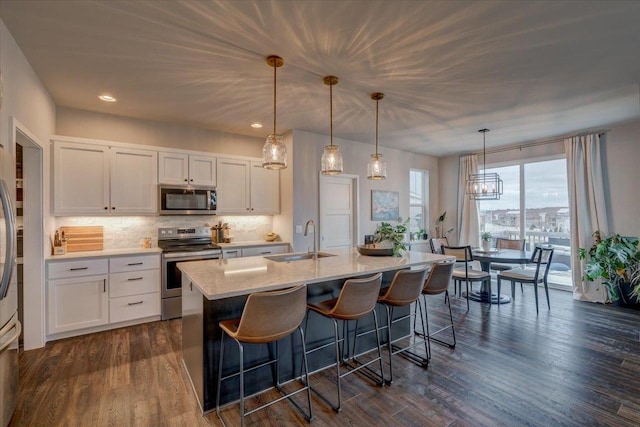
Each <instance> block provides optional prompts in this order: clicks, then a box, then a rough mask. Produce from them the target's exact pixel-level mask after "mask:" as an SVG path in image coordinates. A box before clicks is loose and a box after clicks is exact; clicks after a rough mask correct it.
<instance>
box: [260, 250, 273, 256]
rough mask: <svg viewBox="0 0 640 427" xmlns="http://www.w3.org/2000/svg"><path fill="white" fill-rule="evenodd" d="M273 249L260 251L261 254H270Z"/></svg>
mask: <svg viewBox="0 0 640 427" xmlns="http://www.w3.org/2000/svg"><path fill="white" fill-rule="evenodd" d="M270 253H271V251H264V252H260V255H266V254H270Z"/></svg>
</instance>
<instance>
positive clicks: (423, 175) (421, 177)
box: [409, 169, 429, 240]
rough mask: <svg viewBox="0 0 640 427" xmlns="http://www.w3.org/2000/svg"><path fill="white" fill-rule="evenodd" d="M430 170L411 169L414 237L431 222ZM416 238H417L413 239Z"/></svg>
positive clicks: (410, 194) (411, 209) (411, 229)
mask: <svg viewBox="0 0 640 427" xmlns="http://www.w3.org/2000/svg"><path fill="white" fill-rule="evenodd" d="M428 205H429V171H425V170H419V169H411V170H410V171H409V217H410V218H411V220H410V221H409V232H411V233H412V238H413V237H418V238H422V236H417V235H414V234H413V233H418V232H419V231H420V230H426V229H427V224H428V223H429V209H428ZM413 240H415V239H413Z"/></svg>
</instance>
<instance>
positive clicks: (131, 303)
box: [128, 301, 144, 305]
mask: <svg viewBox="0 0 640 427" xmlns="http://www.w3.org/2000/svg"><path fill="white" fill-rule="evenodd" d="M143 302H144V301H137V302H130V303H129V304H128V305H138V304H142V303H143Z"/></svg>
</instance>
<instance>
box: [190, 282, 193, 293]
mask: <svg viewBox="0 0 640 427" xmlns="http://www.w3.org/2000/svg"><path fill="white" fill-rule="evenodd" d="M189 290H190V291H192V290H193V282H189Z"/></svg>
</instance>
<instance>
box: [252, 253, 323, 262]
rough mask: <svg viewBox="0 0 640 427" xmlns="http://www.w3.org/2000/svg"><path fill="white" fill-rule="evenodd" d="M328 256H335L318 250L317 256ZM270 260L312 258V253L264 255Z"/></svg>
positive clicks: (288, 260) (283, 260) (287, 260)
mask: <svg viewBox="0 0 640 427" xmlns="http://www.w3.org/2000/svg"><path fill="white" fill-rule="evenodd" d="M330 256H335V255H333V254H328V253H326V252H318V258H326V257H330ZM264 258H266V259H268V260H270V261H275V262H290V261H301V260H304V259H313V254H312V253H308V254H282V255H271V256H266V257H264Z"/></svg>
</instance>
